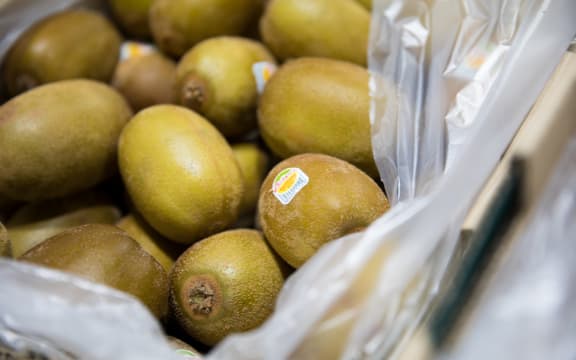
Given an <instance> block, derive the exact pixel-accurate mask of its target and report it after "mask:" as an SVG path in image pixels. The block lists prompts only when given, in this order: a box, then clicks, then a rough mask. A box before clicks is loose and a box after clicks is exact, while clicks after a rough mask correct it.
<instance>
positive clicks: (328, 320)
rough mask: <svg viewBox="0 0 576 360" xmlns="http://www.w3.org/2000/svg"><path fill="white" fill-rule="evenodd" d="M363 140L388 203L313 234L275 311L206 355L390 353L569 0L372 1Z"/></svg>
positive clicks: (560, 44)
mask: <svg viewBox="0 0 576 360" xmlns="http://www.w3.org/2000/svg"><path fill="white" fill-rule="evenodd" d="M374 5H375V8H374V11H373V26H372V36H371V46H370V53H369V54H370V56H369V65H370V69H371V71H372V79H371V91H372V96H373V102H372V114H371V120H372V129H373V145H374V153H375V157H376V159H377V164H378V166H379V169H380V173H381V176H382V180H383V182H384V184H385V185H386V189H387V191H388V194H389V195H390V197H391V200H392V202H393V204H394V206H393V208H392V209H391V210H390V211H389V212H388V213H387V214H385V215H384V216H383V217H382V218H380V219H379V220H377V221H375V222H374V223H373V224H372V225H371V226H370V227H369V228H368V229H367V230H366V231H364V232H363V233H362V234H356V235H350V236H348V237H346V238H343V239H340V240H337V241H334V242H332V243H330V244H328V245H326V246H324V247H323V248H322V249H321V250H320V251H319V252H318V253H317V254H316V255H315V256H314V257H313V258H312V259H311V260H310V261H309V262H308V263H307V264H305V265H304V266H303V267H302V268H300V269H299V270H298V272H297V273H296V274H295V275H294V276H293V277H292V278H291V279H290V280H289V281H288V283H287V285H286V286H285V288H284V290H283V291H282V293H281V295H280V299H279V301H278V304H277V309H276V312H275V313H274V315H273V316H272V317H271V318H270V319H269V321H267V322H266V323H265V324H264V325H263V326H262V327H260V328H259V329H257V330H255V331H252V332H250V333H245V334H238V335H234V336H231V337H229V338H228V339H226V340H225V341H223V343H221V344H220V346H218V347H217V348H216V349H215V350H214V351H213V352H212V353H211V354H210V355H209V357H208V358H209V359H228V358H232V357H234V358H242V359H282V358H293V359H317V358H327V359H335V358H344V359H355V358H368V359H383V358H387V357H388V356H394V355H395V354H396V352H395V351H397V350H398V349H401V347H402V344H403V341H404V339H406V338H407V336H408V334H410V332H411V330H412V329H413V328H414V327H415V326H416V325H417V324H418V322H419V319H420V318H421V317H422V315H423V314H424V313H425V312H426V310H427V308H428V306H429V305H430V303H431V301H432V300H433V299H434V296H435V295H436V294H437V290H438V287H439V282H440V280H441V279H442V276H443V274H444V272H445V270H446V267H447V264H448V262H449V260H450V258H451V256H452V254H453V252H454V248H455V244H456V242H457V239H458V235H459V231H460V227H461V225H462V222H463V218H464V215H465V213H466V211H467V210H468V209H469V207H470V206H471V204H472V203H473V201H474V199H475V196H476V194H477V193H478V192H479V191H480V189H481V187H482V185H483V183H484V181H485V180H486V179H487V178H488V176H489V174H490V173H491V171H492V170H493V169H494V167H495V165H496V164H497V163H498V161H499V159H500V157H501V155H502V154H503V152H504V151H505V149H506V147H507V146H508V144H509V143H510V140H511V139H512V137H513V135H514V134H515V132H516V131H517V129H518V127H519V126H520V124H521V123H522V121H523V119H524V118H525V116H526V115H527V113H528V112H529V110H530V108H531V106H532V105H533V104H534V102H535V100H536V98H537V96H538V95H539V93H540V91H541V90H542V88H543V87H544V85H545V83H546V81H547V80H548V78H549V77H550V75H551V73H552V71H553V70H554V68H555V66H556V65H557V64H558V62H559V61H560V59H561V57H562V55H563V53H564V52H565V51H566V49H567V47H568V45H569V44H570V41H571V40H572V38H573V35H574V33H575V32H576V24H575V23H574V21H573V15H572V14H574V13H575V12H576V3H574V2H573V1H554V2H550V1H472V0H470V1H459V2H456V1H409V0H405V1H401V0H397V1H394V0H389V1H380V2H378V1H376V2H375V4H374Z"/></svg>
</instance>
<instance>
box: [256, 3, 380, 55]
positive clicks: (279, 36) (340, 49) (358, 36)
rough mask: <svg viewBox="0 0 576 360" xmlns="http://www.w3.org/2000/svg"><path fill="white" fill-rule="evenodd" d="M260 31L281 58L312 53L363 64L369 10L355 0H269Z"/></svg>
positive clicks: (366, 51)
mask: <svg viewBox="0 0 576 360" xmlns="http://www.w3.org/2000/svg"><path fill="white" fill-rule="evenodd" d="M260 33H261V35H262V39H263V40H264V43H265V44H266V45H267V46H268V47H269V48H270V49H271V50H272V52H273V53H274V55H276V56H277V57H278V58H279V59H281V60H286V59H289V58H297V57H303V56H314V57H328V58H334V59H340V60H346V61H351V62H354V63H357V64H359V65H366V60H367V54H368V35H369V33H370V13H369V12H368V10H366V9H365V8H364V7H363V6H362V5H360V4H359V3H357V2H356V1H355V0H270V1H269V2H268V5H267V6H266V10H265V12H264V15H263V16H262V19H261V20H260Z"/></svg>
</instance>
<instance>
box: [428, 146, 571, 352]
mask: <svg viewBox="0 0 576 360" xmlns="http://www.w3.org/2000/svg"><path fill="white" fill-rule="evenodd" d="M507 253H508V254H509V255H508V256H507V258H506V259H505V260H504V261H503V262H502V265H501V266H500V268H499V269H498V270H497V272H496V273H495V275H494V276H493V278H492V279H493V280H492V281H491V282H490V284H489V285H488V286H487V288H486V291H485V293H484V294H483V296H482V298H481V299H480V301H479V304H478V306H477V308H476V311H475V312H474V315H473V317H472V318H471V320H470V322H469V323H468V325H467V327H466V329H467V331H466V332H465V333H463V334H461V335H460V339H461V341H460V342H458V343H457V344H456V346H455V348H454V350H453V351H451V352H450V353H449V354H444V355H443V356H441V357H439V359H445V360H460V359H462V360H464V359H465V360H476V359H478V360H485V359H494V360H500V359H502V360H504V359H506V360H508V359H525V360H541V359H554V360H572V359H574V358H576V342H575V341H574V334H576V311H575V309H576V262H575V261H574V258H575V254H576V138H574V139H573V141H572V143H571V144H570V145H569V146H568V147H567V149H566V151H565V154H564V156H563V158H562V159H561V160H560V162H559V164H558V165H557V167H556V171H555V173H554V175H553V177H552V180H551V181H550V183H549V184H548V186H547V189H546V190H545V192H544V195H543V197H542V200H541V201H540V203H539V205H538V208H537V210H536V212H535V214H534V216H533V218H532V221H531V223H530V224H529V225H528V226H527V227H526V230H525V231H524V233H523V235H522V236H520V237H519V238H518V239H517V240H516V241H515V242H514V243H513V246H512V247H511V248H510V250H509V251H508V252H507ZM518 329H522V330H521V331H519V330H518Z"/></svg>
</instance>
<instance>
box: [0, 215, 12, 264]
mask: <svg viewBox="0 0 576 360" xmlns="http://www.w3.org/2000/svg"><path fill="white" fill-rule="evenodd" d="M2 256H8V257H9V256H12V251H11V246H10V241H9V240H8V233H7V232H6V228H5V227H4V225H2V223H1V222H0V257H2Z"/></svg>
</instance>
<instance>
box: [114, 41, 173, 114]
mask: <svg viewBox="0 0 576 360" xmlns="http://www.w3.org/2000/svg"><path fill="white" fill-rule="evenodd" d="M112 84H113V85H114V87H115V88H116V89H118V91H119V92H120V93H121V94H122V95H124V97H125V98H126V100H128V103H129V104H130V106H132V109H133V110H134V111H135V112H137V111H140V110H142V109H144V108H147V107H150V106H153V105H160V104H174V103H176V63H175V62H174V61H173V60H171V59H169V58H167V57H165V56H164V55H162V54H160V53H159V52H152V53H150V54H145V55H141V56H134V57H131V58H128V59H126V60H123V61H121V62H120V63H119V64H118V67H117V68H116V72H115V74H114V78H113V79H112Z"/></svg>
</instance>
